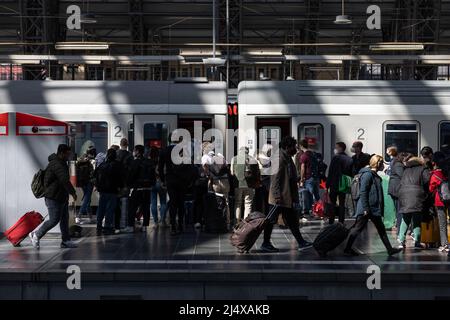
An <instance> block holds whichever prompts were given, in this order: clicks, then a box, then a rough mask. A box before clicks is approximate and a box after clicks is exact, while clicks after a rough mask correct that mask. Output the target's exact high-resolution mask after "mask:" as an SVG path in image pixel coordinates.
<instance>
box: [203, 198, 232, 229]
mask: <svg viewBox="0 0 450 320" xmlns="http://www.w3.org/2000/svg"><path fill="white" fill-rule="evenodd" d="M227 215H228V205H227V200H226V199H225V197H224V196H223V195H219V194H216V193H214V192H208V194H207V195H206V210H205V217H204V218H205V232H208V233H227V232H228V227H227Z"/></svg>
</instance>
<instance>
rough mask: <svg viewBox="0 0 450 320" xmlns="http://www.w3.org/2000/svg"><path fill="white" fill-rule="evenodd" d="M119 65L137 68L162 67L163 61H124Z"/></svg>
mask: <svg viewBox="0 0 450 320" xmlns="http://www.w3.org/2000/svg"><path fill="white" fill-rule="evenodd" d="M119 64H120V65H122V66H131V65H133V66H136V65H145V66H146V65H160V64H161V61H155V60H151V61H143V60H139V61H133V60H122V61H119Z"/></svg>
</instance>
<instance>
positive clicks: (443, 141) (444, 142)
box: [439, 121, 450, 150]
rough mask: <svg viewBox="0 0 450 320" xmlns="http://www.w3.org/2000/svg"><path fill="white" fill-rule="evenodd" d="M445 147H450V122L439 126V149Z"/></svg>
mask: <svg viewBox="0 0 450 320" xmlns="http://www.w3.org/2000/svg"><path fill="white" fill-rule="evenodd" d="M443 146H450V121H446V122H441V123H440V124H439V149H440V150H442V149H443V148H442V147H443Z"/></svg>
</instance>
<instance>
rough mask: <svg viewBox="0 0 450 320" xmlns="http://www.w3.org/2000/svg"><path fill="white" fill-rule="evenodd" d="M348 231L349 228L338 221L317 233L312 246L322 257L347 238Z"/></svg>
mask: <svg viewBox="0 0 450 320" xmlns="http://www.w3.org/2000/svg"><path fill="white" fill-rule="evenodd" d="M349 231H350V229H347V228H346V227H345V226H344V225H343V224H342V223H340V222H337V223H334V224H332V225H329V226H326V227H325V228H323V229H322V230H321V231H320V232H319V234H318V235H317V237H316V239H315V240H314V243H313V247H314V249H316V251H317V253H318V254H319V255H320V256H321V257H324V256H326V255H327V253H328V252H329V251H331V250H334V249H336V248H337V247H338V246H339V245H340V244H341V243H342V242H344V240H345V239H347V236H348V234H349Z"/></svg>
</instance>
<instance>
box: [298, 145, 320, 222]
mask: <svg viewBox="0 0 450 320" xmlns="http://www.w3.org/2000/svg"><path fill="white" fill-rule="evenodd" d="M299 146H300V150H301V151H302V155H301V156H300V160H299V161H300V180H299V181H300V187H302V188H305V189H306V190H308V193H307V195H308V199H304V201H303V208H302V209H303V213H304V214H311V209H312V206H313V202H317V201H319V200H320V194H319V185H320V180H319V162H318V160H317V158H316V155H315V154H314V152H312V151H311V150H309V146H308V140H306V139H303V140H301V141H300V143H299ZM305 200H306V201H305Z"/></svg>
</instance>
